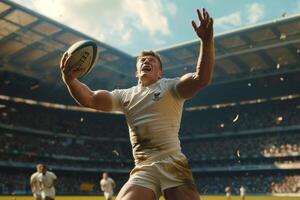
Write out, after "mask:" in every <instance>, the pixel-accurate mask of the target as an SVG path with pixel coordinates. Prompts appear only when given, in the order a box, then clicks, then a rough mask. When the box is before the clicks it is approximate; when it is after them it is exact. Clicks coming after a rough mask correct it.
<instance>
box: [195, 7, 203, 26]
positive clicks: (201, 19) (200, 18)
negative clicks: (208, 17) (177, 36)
mask: <svg viewBox="0 0 300 200" xmlns="http://www.w3.org/2000/svg"><path fill="white" fill-rule="evenodd" d="M197 14H198V18H199V20H200V24H202V23H204V19H203V17H202V13H201V12H200V10H199V9H197Z"/></svg>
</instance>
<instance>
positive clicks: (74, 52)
mask: <svg viewBox="0 0 300 200" xmlns="http://www.w3.org/2000/svg"><path fill="white" fill-rule="evenodd" d="M67 53H68V57H70V58H69V61H68V62H69V64H68V66H69V67H70V69H69V70H75V71H80V73H79V75H78V78H81V77H83V76H84V75H86V74H87V73H89V72H90V71H91V70H92V68H93V67H94V66H95V63H96V62H97V60H98V48H97V44H96V42H94V41H92V40H82V41H78V42H76V43H75V44H73V45H72V46H71V47H70V48H69V49H68V50H67Z"/></svg>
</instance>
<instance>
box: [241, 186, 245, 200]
mask: <svg viewBox="0 0 300 200" xmlns="http://www.w3.org/2000/svg"><path fill="white" fill-rule="evenodd" d="M240 196H241V198H242V200H245V198H246V188H245V187H244V186H243V185H241V187H240Z"/></svg>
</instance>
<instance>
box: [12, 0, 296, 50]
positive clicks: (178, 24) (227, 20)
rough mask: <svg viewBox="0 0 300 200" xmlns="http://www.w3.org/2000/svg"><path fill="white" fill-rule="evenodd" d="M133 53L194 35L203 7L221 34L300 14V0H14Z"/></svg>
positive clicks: (186, 39)
mask: <svg viewBox="0 0 300 200" xmlns="http://www.w3.org/2000/svg"><path fill="white" fill-rule="evenodd" d="M13 1H14V2H16V3H19V4H21V5H23V6H25V7H28V8H30V9H32V10H35V11H37V12H39V13H41V14H43V15H45V16H47V17H50V18H52V19H54V20H56V21H58V22H60V23H63V24H66V25H67V26H70V27H72V28H73V29H76V30H78V31H81V32H83V33H85V34H88V35H90V36H92V37H93V38H95V39H97V40H100V41H102V42H104V43H107V44H109V45H111V46H114V47H116V48H118V49H120V50H122V51H124V52H127V53H129V54H131V55H136V54H137V53H138V52H139V51H140V50H143V49H154V50H155V49H161V48H166V47H169V46H172V45H176V44H179V43H182V42H187V41H191V40H195V39H196V35H195V33H194V32H193V28H192V26H191V20H192V19H197V15H196V9H197V8H202V7H205V8H206V9H207V10H208V11H209V12H210V14H211V16H213V18H214V20H215V33H216V34H220V33H223V32H226V31H231V30H234V29H237V28H242V27H245V26H249V25H253V24H258V23H263V22H266V21H270V20H273V19H276V18H279V17H281V15H282V14H283V13H287V15H288V16H291V15H294V14H297V13H298V14H300V0H13Z"/></svg>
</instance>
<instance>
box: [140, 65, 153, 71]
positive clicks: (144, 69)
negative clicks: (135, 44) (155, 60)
mask: <svg viewBox="0 0 300 200" xmlns="http://www.w3.org/2000/svg"><path fill="white" fill-rule="evenodd" d="M151 70H152V68H151V66H150V65H144V66H143V68H142V71H143V72H151Z"/></svg>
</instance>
